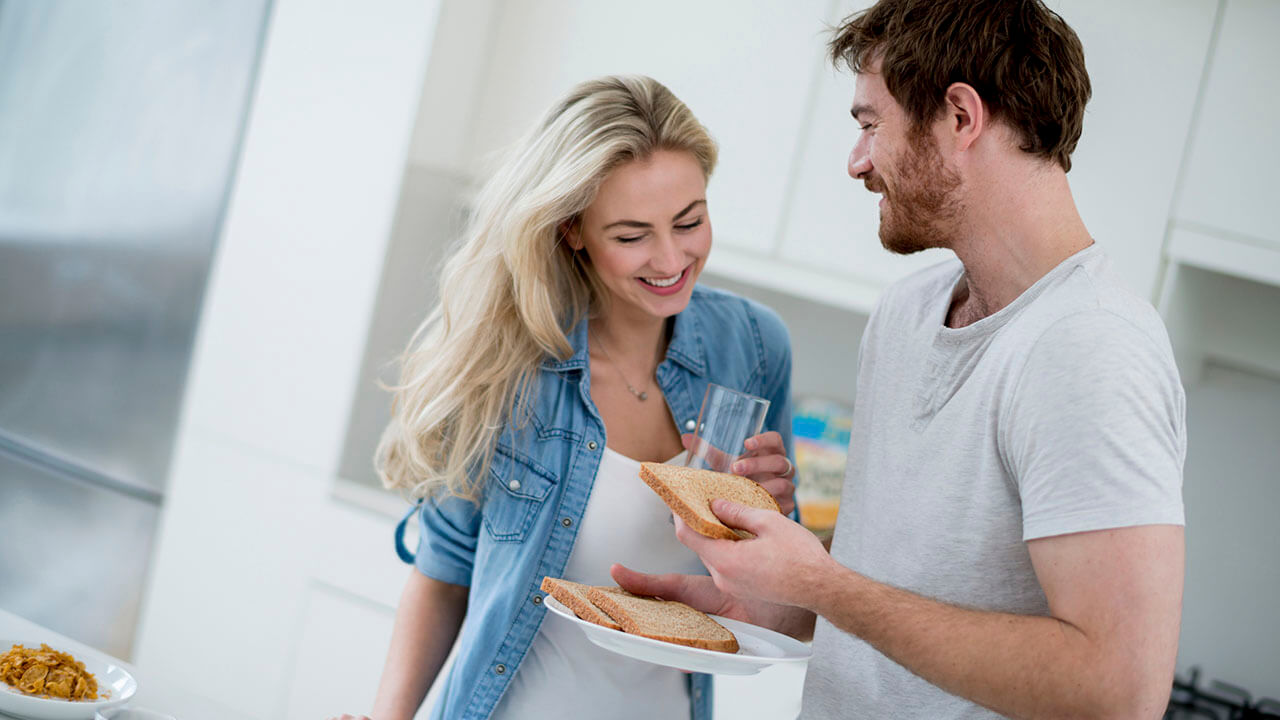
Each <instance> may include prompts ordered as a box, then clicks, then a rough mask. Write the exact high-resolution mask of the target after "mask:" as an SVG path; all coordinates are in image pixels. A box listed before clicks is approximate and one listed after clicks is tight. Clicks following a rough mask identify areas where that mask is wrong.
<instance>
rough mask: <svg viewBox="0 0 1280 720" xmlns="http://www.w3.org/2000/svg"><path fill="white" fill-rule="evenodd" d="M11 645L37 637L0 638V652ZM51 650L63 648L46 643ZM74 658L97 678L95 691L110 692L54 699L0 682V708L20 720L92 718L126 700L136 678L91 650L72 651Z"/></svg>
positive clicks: (36, 643) (36, 644)
mask: <svg viewBox="0 0 1280 720" xmlns="http://www.w3.org/2000/svg"><path fill="white" fill-rule="evenodd" d="M14 645H22V646H24V647H28V648H38V647H40V641H38V640H36V641H32V640H29V639H22V640H15V639H11V638H0V653H3V652H7V651H8V650H9V648H11V647H13V646H14ZM50 647H52V648H53V649H55V650H63V651H64V652H65V649H64V648H59V647H56V646H53V645H50ZM72 655H74V656H75V658H76V659H77V660H79V661H80V662H83V663H84V669H85V670H88V671H89V672H91V673H93V676H94V677H95V678H97V679H98V694H99V695H101V694H102V693H103V691H107V692H110V693H111V696H110V697H109V698H107V699H105V700H58V699H55V698H43V697H36V696H34V695H27V694H26V693H22V692H19V691H18V690H17V688H13V687H10V686H9V685H8V684H7V683H4V682H0V712H3V713H6V714H9V715H12V716H14V717H19V718H23V719H24V720H94V717H93V716H94V715H95V714H96V713H97V712H98V711H99V710H106V709H108V708H113V707H116V706H118V705H123V704H125V703H127V702H129V698H131V697H133V694H134V693H135V692H137V691H138V682H137V681H136V680H134V679H133V675H131V674H129V671H128V670H125V669H124V668H123V667H121V666H120V664H119V663H118V662H116V661H115V660H114V659H112V658H111V657H109V656H106V655H103V654H101V653H96V652H93V651H78V652H74V653H72Z"/></svg>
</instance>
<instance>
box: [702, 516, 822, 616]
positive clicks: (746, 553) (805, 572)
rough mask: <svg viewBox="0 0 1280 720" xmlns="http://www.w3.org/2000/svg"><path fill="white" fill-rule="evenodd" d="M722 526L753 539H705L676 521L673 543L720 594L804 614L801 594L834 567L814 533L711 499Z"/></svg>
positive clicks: (784, 519)
mask: <svg viewBox="0 0 1280 720" xmlns="http://www.w3.org/2000/svg"><path fill="white" fill-rule="evenodd" d="M711 510H712V512H714V513H715V514H716V516H717V517H719V518H720V520H721V522H723V523H724V524H725V525H728V526H729V527H732V528H738V529H741V530H746V531H747V532H749V533H751V534H753V535H755V537H754V538H752V539H750V540H716V539H712V538H709V537H705V536H703V535H701V534H699V533H698V532H696V531H695V530H693V529H692V528H690V527H689V526H688V525H686V524H685V523H684V522H682V521H681V520H680V518H676V537H677V538H678V539H679V540H680V542H682V543H684V545H685V546H686V547H688V548H689V549H690V550H693V551H694V552H695V553H697V554H698V557H699V558H701V559H702V563H703V564H704V565H706V566H707V570H709V571H711V579H712V580H713V581H714V582H715V586H716V587H717V588H719V589H720V590H721V591H722V592H725V593H728V594H729V595H732V596H735V597H738V598H742V599H744V600H756V601H763V602H766V603H773V604H778V605H796V606H799V607H804V608H808V607H810V606H811V604H812V598H810V597H807V596H806V594H805V592H804V591H805V589H806V588H809V587H812V586H813V585H814V581H815V580H816V579H818V578H820V577H823V576H825V575H828V574H831V573H834V572H835V571H837V570H838V569H839V565H838V564H837V563H836V562H835V560H833V559H832V558H831V555H830V554H828V553H827V551H826V548H824V547H822V543H821V542H819V541H818V538H817V537H816V536H814V534H813V533H811V532H809V531H808V530H806V529H804V528H803V527H801V526H800V525H799V524H797V523H795V522H793V521H792V520H790V519H789V518H787V517H784V516H783V515H780V514H778V513H776V512H773V511H772V510H760V509H758V508H752V507H747V506H746V505H741V504H739V503H735V502H730V501H728V500H721V499H716V500H713V501H712V502H711Z"/></svg>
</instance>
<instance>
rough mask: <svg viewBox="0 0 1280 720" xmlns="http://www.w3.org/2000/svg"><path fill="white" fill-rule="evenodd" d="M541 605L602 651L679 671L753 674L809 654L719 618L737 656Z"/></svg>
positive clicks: (550, 602) (781, 638)
mask: <svg viewBox="0 0 1280 720" xmlns="http://www.w3.org/2000/svg"><path fill="white" fill-rule="evenodd" d="M544 602H545V603H546V606H547V608H548V609H550V610H551V611H552V612H554V613H555V614H557V615H560V616H562V617H565V618H568V619H569V620H571V621H573V622H574V623H575V624H577V626H578V627H580V628H582V631H583V632H585V633H586V634H587V639H588V640H590V641H591V642H593V643H595V644H596V645H599V646H600V647H602V648H604V649H605V650H610V651H612V652H616V653H618V654H619V655H626V656H627V657H630V658H635V659H636V660H643V661H645V662H650V663H654V664H656V665H666V666H668V667H673V668H679V669H680V670H690V671H692V672H701V673H712V674H715V675H754V674H756V673H758V672H760V671H761V670H762V669H764V668H766V667H769V666H770V665H775V664H777V663H805V662H808V661H809V656H810V655H812V654H813V651H812V650H811V649H810V648H809V646H808V645H805V644H804V643H802V642H800V641H799V640H796V639H795V638H792V637H788V636H786V635H783V634H782V633H777V632H774V631H772V630H768V629H766V628H762V627H759V626H757V625H751V624H748V623H744V622H740V621H738V620H730V619H729V618H723V617H720V616H719V615H712V616H711V617H712V618H714V619H715V621H716V622H718V623H720V624H721V625H723V626H725V627H726V628H728V629H729V631H730V632H732V633H733V634H734V636H735V637H737V638H738V652H737V653H726V652H717V651H715V650H703V649H702V648H694V647H687V646H685V645H676V644H674V643H669V642H663V641H661V640H654V639H652V638H647V637H641V636H639V635H632V634H630V633H625V632H623V631H621V630H611V629H609V628H607V627H604V626H603V625H596V624H595V623H591V622H587V621H586V620H583V619H582V618H580V617H578V616H577V615H575V614H573V611H572V610H570V609H569V608H567V607H565V606H564V605H563V604H561V603H560V601H559V600H556V599H555V598H553V597H551V596H550V595H547V596H546V598H545V601H544Z"/></svg>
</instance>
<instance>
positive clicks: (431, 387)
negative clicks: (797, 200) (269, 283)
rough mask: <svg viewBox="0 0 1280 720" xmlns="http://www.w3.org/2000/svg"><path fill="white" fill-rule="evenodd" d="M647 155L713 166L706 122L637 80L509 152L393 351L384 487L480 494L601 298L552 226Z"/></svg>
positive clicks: (573, 218)
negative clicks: (498, 450)
mask: <svg viewBox="0 0 1280 720" xmlns="http://www.w3.org/2000/svg"><path fill="white" fill-rule="evenodd" d="M656 150H678V151H686V152H689V153H691V154H692V155H693V156H694V157H695V158H696V159H697V161H698V163H699V164H700V165H701V167H702V171H703V173H704V175H706V176H707V177H708V178H709V177H710V176H711V172H712V170H713V169H714V167H715V164H716V154H717V151H716V145H715V142H714V141H713V140H712V139H711V136H710V135H709V134H708V133H707V130H706V128H704V127H703V126H702V124H701V123H699V122H698V120H697V118H695V117H694V116H693V113H692V112H690V111H689V109H688V108H687V107H685V104H684V103H683V102H681V101H680V99H679V98H677V97H676V96H675V95H673V94H672V93H671V91H670V90H668V89H667V88H666V87H665V86H663V85H662V84H661V83H659V82H657V81H656V80H654V79H652V78H649V77H643V76H608V77H602V78H598V79H595V80H589V81H587V82H584V83H582V84H580V85H578V86H577V87H575V88H573V89H572V90H571V91H570V92H569V93H568V94H567V95H566V96H565V97H564V98H563V99H561V100H560V101H559V102H557V103H556V104H555V105H554V106H553V107H552V108H551V110H550V111H549V112H548V113H547V115H546V116H545V117H544V118H543V119H542V120H541V121H540V122H539V123H538V124H537V125H536V126H535V127H534V128H533V129H532V130H531V131H530V132H529V133H528V134H527V135H525V136H524V137H523V138H522V139H521V140H520V141H519V142H518V143H517V144H516V145H515V146H514V147H513V148H512V149H511V150H510V152H509V155H508V156H507V157H506V158H505V160H504V161H503V162H502V164H501V166H500V167H499V169H498V170H497V172H496V173H495V174H494V175H493V176H492V178H490V180H489V181H488V183H486V184H485V186H484V187H483V188H482V189H481V191H480V192H479V194H478V195H477V197H476V199H475V202H474V205H473V214H472V217H471V220H470V223H469V225H468V227H467V229H466V232H465V234H464V236H463V238H462V241H461V244H460V245H459V246H458V248H457V249H456V250H455V251H454V252H453V253H452V254H451V255H450V257H449V258H448V260H447V261H446V262H445V263H444V267H443V271H442V273H441V282H440V286H439V287H440V302H439V304H438V305H436V307H435V308H434V309H433V310H432V311H431V313H430V315H428V316H427V319H426V320H425V321H424V322H423V323H422V325H421V326H420V327H419V328H418V330H417V331H416V332H415V333H414V335H413V338H412V339H411V340H410V342H409V347H408V349H407V350H406V351H405V353H404V355H403V356H402V357H401V358H400V363H401V375H400V382H399V383H398V384H397V385H395V386H392V387H391V388H390V389H391V390H393V391H394V392H395V397H394V401H393V405H392V418H391V422H390V424H388V425H387V428H386V430H385V431H384V432H383V435H382V441H381V442H380V443H379V446H378V452H377V457H376V459H375V465H376V467H377V469H378V474H379V475H380V476H381V478H382V482H383V484H384V485H386V486H387V487H389V488H399V489H402V490H407V491H409V493H410V494H411V495H412V496H414V497H424V496H427V495H436V494H438V493H441V492H443V491H448V493H450V494H453V495H456V496H459V497H463V498H467V499H470V500H473V501H476V500H479V498H480V495H481V488H482V479H483V478H484V477H485V475H486V474H487V471H488V466H489V463H490V461H491V460H492V457H493V448H494V445H495V442H496V440H497V437H498V434H499V433H500V432H501V431H502V428H503V427H504V426H505V425H506V424H507V423H513V422H514V423H521V422H525V421H527V413H528V412H529V408H530V403H531V402H532V397H531V395H532V393H531V392H530V390H531V387H532V380H533V378H534V376H535V374H536V373H537V372H538V370H539V366H540V365H541V364H542V362H543V361H545V360H546V359H548V358H549V357H554V358H557V359H560V360H565V359H567V358H568V357H569V356H570V355H572V354H573V348H572V346H571V345H570V343H569V339H568V336H567V332H568V331H570V330H572V329H573V327H574V326H575V325H576V324H577V323H578V322H580V321H581V320H582V319H583V317H584V316H586V314H587V312H588V310H589V309H599V308H600V307H601V306H602V305H603V303H604V302H605V299H606V295H605V294H604V292H605V291H604V288H603V286H602V285H600V282H599V279H598V278H597V276H596V274H595V272H594V271H593V270H592V269H591V267H590V262H589V260H588V259H587V258H586V253H575V252H573V251H572V249H570V248H569V247H568V244H567V243H566V242H564V231H565V228H566V227H569V226H571V224H572V223H575V222H577V221H578V219H579V217H580V215H581V214H582V212H583V211H584V210H586V208H587V207H588V206H589V205H590V204H591V203H592V201H593V200H594V199H595V196H596V192H597V190H598V189H599V187H600V184H601V183H602V182H603V181H604V179H605V177H607V176H608V174H609V173H610V172H611V171H612V170H613V169H615V168H617V167H618V166H619V165H621V164H623V163H627V162H630V161H633V160H643V159H645V158H647V157H649V156H650V155H652V154H653V152H654V151H656Z"/></svg>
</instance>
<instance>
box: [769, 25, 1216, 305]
mask: <svg viewBox="0 0 1280 720" xmlns="http://www.w3.org/2000/svg"><path fill="white" fill-rule="evenodd" d="M1052 5H1053V6H1054V8H1055V9H1056V10H1057V11H1058V12H1060V13H1061V14H1062V16H1063V17H1064V18H1065V19H1066V20H1067V22H1068V23H1069V24H1070V25H1071V26H1072V27H1073V28H1074V29H1075V30H1076V32H1077V33H1078V34H1079V35H1080V38H1081V41H1082V42H1083V44H1084V48H1085V60H1086V63H1087V65H1088V68H1089V72H1090V78H1091V80H1092V83H1093V99H1092V101H1091V102H1090V103H1089V106H1088V109H1087V110H1086V115H1085V125H1084V135H1083V137H1082V138H1081V140H1080V144H1079V146H1078V148H1077V151H1076V153H1075V156H1074V165H1073V169H1072V170H1071V173H1070V175H1069V176H1068V177H1069V178H1070V180H1071V186H1072V189H1073V191H1074V193H1075V196H1076V201H1077V203H1078V205H1079V207H1080V211H1081V213H1082V215H1083V216H1084V219H1085V223H1086V225H1087V226H1088V227H1089V229H1090V231H1091V232H1092V233H1093V235H1094V237H1095V238H1097V239H1098V241H1099V242H1100V243H1102V244H1103V245H1104V247H1106V249H1107V251H1108V253H1110V255H1111V256H1112V258H1113V259H1114V261H1115V263H1116V266H1117V269H1118V270H1119V271H1120V272H1121V273H1122V274H1123V275H1124V276H1125V277H1126V279H1127V280H1128V281H1129V283H1130V285H1131V286H1132V287H1134V288H1135V289H1136V290H1138V291H1139V292H1142V293H1144V294H1149V293H1150V290H1151V286H1152V283H1153V280H1154V277H1155V271H1156V267H1157V263H1158V261H1159V256H1160V246H1161V242H1162V240H1163V237H1164V228H1165V222H1166V219H1167V217H1168V212H1169V207H1170V203H1171V199H1172V195H1173V191H1174V185H1175V181H1176V177H1177V172H1178V166H1179V162H1180V159H1181V156H1182V149H1183V147H1184V143H1185V140H1186V136H1187V132H1188V127H1189V124H1190V118H1191V113H1192V108H1193V105H1194V103H1195V95H1196V88H1197V84H1198V79H1199V77H1200V72H1201V68H1202V66H1203V63H1204V59H1205V55H1206V51H1207V47H1208V43H1209V38H1210V35H1211V33H1212V30H1213V19H1214V12H1215V9H1216V4H1215V3H1213V2H1209V1H1208V0H1181V1H1179V2H1157V0H1141V1H1135V2H1126V3H1115V2H1106V1H1105V0H1062V1H1061V2H1055V3H1052ZM853 6H854V5H853V4H852V3H846V4H845V5H844V9H846V10H849V9H852V8H853ZM819 82H820V85H819V88H818V92H817V95H816V98H817V99H816V102H815V105H814V114H813V117H812V118H811V119H810V122H809V125H808V133H807V138H806V141H805V143H804V148H803V151H802V155H801V170H800V172H799V173H798V176H797V180H796V183H797V185H796V188H795V191H794V193H793V196H794V198H795V200H794V202H793V204H792V206H791V207H790V208H789V210H788V218H789V220H788V223H787V226H786V228H785V231H784V236H783V237H784V240H783V245H782V248H781V249H780V254H781V255H782V256H783V257H784V258H786V259H787V260H788V261H789V262H791V263H794V264H797V265H805V266H811V267H825V268H829V271H830V272H835V273H839V274H841V275H843V276H846V277H852V278H856V279H859V280H863V281H867V282H869V283H871V284H873V285H880V286H883V285H885V284H887V283H889V282H892V281H893V280H896V279H898V278H900V277H902V276H903V275H905V274H907V273H909V272H911V271H912V270H914V269H917V268H919V267H921V266H923V265H927V264H930V263H932V262H936V261H937V260H938V259H939V258H940V257H942V256H943V255H942V254H936V253H934V252H933V251H931V252H926V253H922V254H920V255H915V256H910V257H895V256H892V255H890V254H889V253H887V252H886V251H885V250H883V249H882V248H881V247H880V242H879V239H878V237H877V228H878V226H879V218H878V211H877V199H878V198H877V196H874V195H872V194H870V193H868V192H866V191H865V190H863V188H862V186H861V184H860V183H856V182H854V181H852V180H850V179H849V177H848V176H847V175H846V174H845V168H846V160H847V157H848V153H849V150H850V149H851V148H852V147H853V144H854V142H855V141H856V140H857V132H858V131H857V126H856V125H855V123H854V121H853V120H852V118H850V117H849V113H848V107H849V104H850V102H851V100H852V98H853V90H854V81H853V78H852V77H851V76H849V75H848V73H842V72H836V71H835V70H826V71H824V72H823V74H822V75H821V79H820V81H819Z"/></svg>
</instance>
